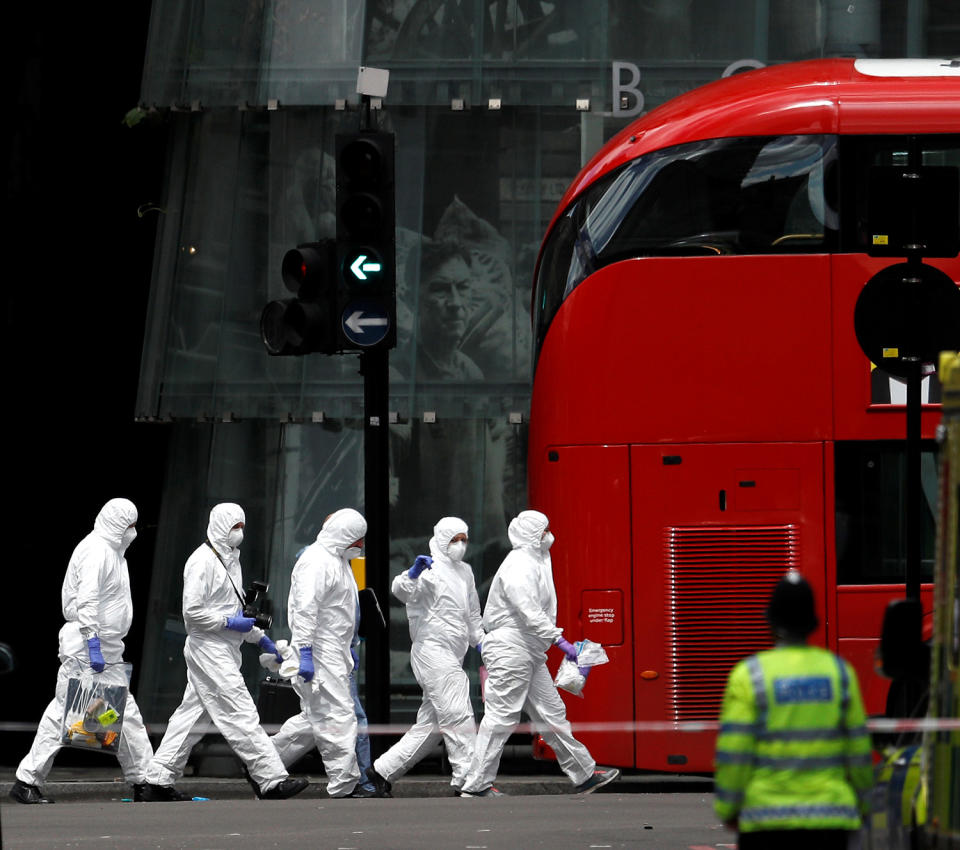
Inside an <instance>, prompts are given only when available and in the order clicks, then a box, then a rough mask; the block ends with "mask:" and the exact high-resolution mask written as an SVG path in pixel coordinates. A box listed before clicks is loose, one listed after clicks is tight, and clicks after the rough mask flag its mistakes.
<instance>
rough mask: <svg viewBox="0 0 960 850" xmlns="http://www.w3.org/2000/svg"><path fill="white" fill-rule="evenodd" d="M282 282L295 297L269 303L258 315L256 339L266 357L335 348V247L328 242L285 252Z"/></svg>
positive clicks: (330, 241)
mask: <svg viewBox="0 0 960 850" xmlns="http://www.w3.org/2000/svg"><path fill="white" fill-rule="evenodd" d="M281 276H282V277H283V282H284V284H285V285H286V287H287V289H289V290H290V291H291V292H292V293H293V294H294V295H295V296H296V297H295V298H285V299H283V300H280V301H271V302H270V303H269V304H267V306H266V307H264V308H263V311H262V312H261V314H260V338H261V339H262V340H263V344H264V347H265V348H266V349H267V353H268V354H273V355H278V356H285V355H301V354H311V353H313V352H319V353H322V354H334V353H335V352H336V351H338V350H339V349H338V347H337V342H338V340H337V333H336V325H337V318H338V314H337V285H338V277H337V246H336V243H335V242H334V241H333V240H332V239H326V240H324V241H322V242H310V243H307V244H304V245H298V246H297V247H296V248H294V249H292V250H290V251H287V253H286V254H284V256H283V263H282V266H281Z"/></svg>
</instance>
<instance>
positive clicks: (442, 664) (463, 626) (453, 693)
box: [374, 517, 484, 788]
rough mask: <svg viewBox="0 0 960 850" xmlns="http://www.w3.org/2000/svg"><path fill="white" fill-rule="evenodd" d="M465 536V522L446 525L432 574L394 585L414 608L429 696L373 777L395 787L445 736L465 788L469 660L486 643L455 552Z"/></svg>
mask: <svg viewBox="0 0 960 850" xmlns="http://www.w3.org/2000/svg"><path fill="white" fill-rule="evenodd" d="M466 533H467V524H466V523H465V522H464V521H463V520H462V519H458V518H457V517H444V518H443V519H441V520H440V521H439V522H438V523H437V524H436V526H434V529H433V537H432V538H431V539H430V555H431V557H432V558H433V564H432V566H431V567H430V568H428V569H426V570H424V571H423V572H422V573H421V574H420V575H419V576H418V577H417V578H411V577H410V575H409V572H408V571H406V570H405V571H404V572H402V573H400V575H398V576H397V577H396V578H395V579H394V580H393V585H392V590H393V594H394V596H396V597H397V598H398V599H399V600H400V601H401V602H403V603H405V604H406V606H407V619H408V620H409V623H410V639H411V641H412V642H413V643H412V646H411V647H410V666H411V667H412V668H413V674H414V676H416V677H417V682H418V683H419V684H420V687H421V688H422V689H423V702H422V703H421V704H420V709H419V711H418V712H417V722H416V723H415V724H414V725H413V726H412V727H410V729H409V730H408V731H407V732H406V733H405V734H404V736H403V737H402V738H401V739H400V740H399V741H398V742H397V743H396V744H394V745H393V746H392V747H391V748H390V749H389V750H387V752H385V753H384V754H383V755H382V756H380V758H378V759H377V760H376V761H375V762H374V769H375V770H376V771H377V773H379V774H380V776H381V777H383V779H385V780H387V781H388V782H392V781H393V780H394V779H396V778H397V777H399V776H402V775H403V774H404V773H406V772H407V771H408V770H409V769H410V768H411V767H413V766H414V765H415V764H416V763H417V762H419V761H420V759H422V758H423V757H424V756H425V755H426V754H427V753H428V752H429V751H430V750H431V749H432V748H433V747H434V746H435V745H436V743H437V741H438V740H439V739H440V737H441V735H442V736H443V740H444V742H445V744H446V747H447V758H448V759H449V760H450V766H451V768H452V770H453V778H452V779H451V782H450V784H451V785H452V786H453V787H454V788H460V787H461V786H462V785H463V781H464V779H465V777H466V774H467V770H468V769H469V767H470V761H471V759H472V757H473V745H474V741H475V739H476V722H475V721H474V717H473V707H472V706H471V705H470V681H469V679H468V678H467V674H466V673H465V672H464V671H463V658H464V655H466V652H467V649H468V648H469V647H471V646H477V644H479V643H480V642H481V641H482V640H483V637H484V635H483V623H482V622H481V617H480V600H479V598H478V597H477V588H476V584H475V581H474V577H473V570H472V569H471V568H470V565H469V564H466V563H464V562H463V561H462V560H460V559H459V558H456V557H454V558H451V557H450V555H449V552H448V547H449V546H450V542H451V540H452V539H453V538H454V537H455V536H456V535H458V534H464V535H465V534H466Z"/></svg>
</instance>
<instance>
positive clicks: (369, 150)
mask: <svg viewBox="0 0 960 850" xmlns="http://www.w3.org/2000/svg"><path fill="white" fill-rule="evenodd" d="M336 155H337V259H336V266H337V274H338V279H339V284H340V285H339V287H338V296H337V322H336V333H337V345H338V349H339V350H342V351H370V350H375V349H385V348H394V347H395V346H396V344H397V328H396V325H397V300H396V293H397V287H396V213H395V208H396V202H395V197H394V138H393V134H392V133H381V132H378V131H374V130H363V131H360V132H359V133H344V134H339V135H337V137H336Z"/></svg>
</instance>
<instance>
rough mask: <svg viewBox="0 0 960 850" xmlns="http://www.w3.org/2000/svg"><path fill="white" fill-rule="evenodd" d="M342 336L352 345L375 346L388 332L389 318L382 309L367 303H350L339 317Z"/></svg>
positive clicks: (377, 305)
mask: <svg viewBox="0 0 960 850" xmlns="http://www.w3.org/2000/svg"><path fill="white" fill-rule="evenodd" d="M341 322H342V325H343V334H344V336H345V337H346V338H347V339H349V340H350V341H351V342H352V343H353V344H354V345H363V346H369V345H376V344H377V343H378V342H380V340H382V339H383V338H384V337H385V336H386V335H387V332H388V331H389V330H390V317H389V315H388V314H387V312H386V311H385V310H384V308H383V307H382V306H381V305H379V304H375V303H372V302H368V301H352V302H351V303H349V304H347V306H346V307H345V308H344V310H343V314H342V315H341Z"/></svg>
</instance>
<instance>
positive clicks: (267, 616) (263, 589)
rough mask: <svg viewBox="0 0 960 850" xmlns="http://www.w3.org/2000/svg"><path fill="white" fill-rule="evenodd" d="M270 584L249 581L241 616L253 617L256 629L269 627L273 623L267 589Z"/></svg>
mask: <svg viewBox="0 0 960 850" xmlns="http://www.w3.org/2000/svg"><path fill="white" fill-rule="evenodd" d="M269 589H270V585H269V584H267V582H265V581H252V582H250V589H249V590H248V591H247V593H246V600H247V601H246V604H245V605H244V606H243V616H244V617H253V621H254V624H255V625H256V626H257V628H258V629H269V628H270V626H272V625H273V615H272V614H271V613H270V600H269V599H267V591H268V590H269Z"/></svg>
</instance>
